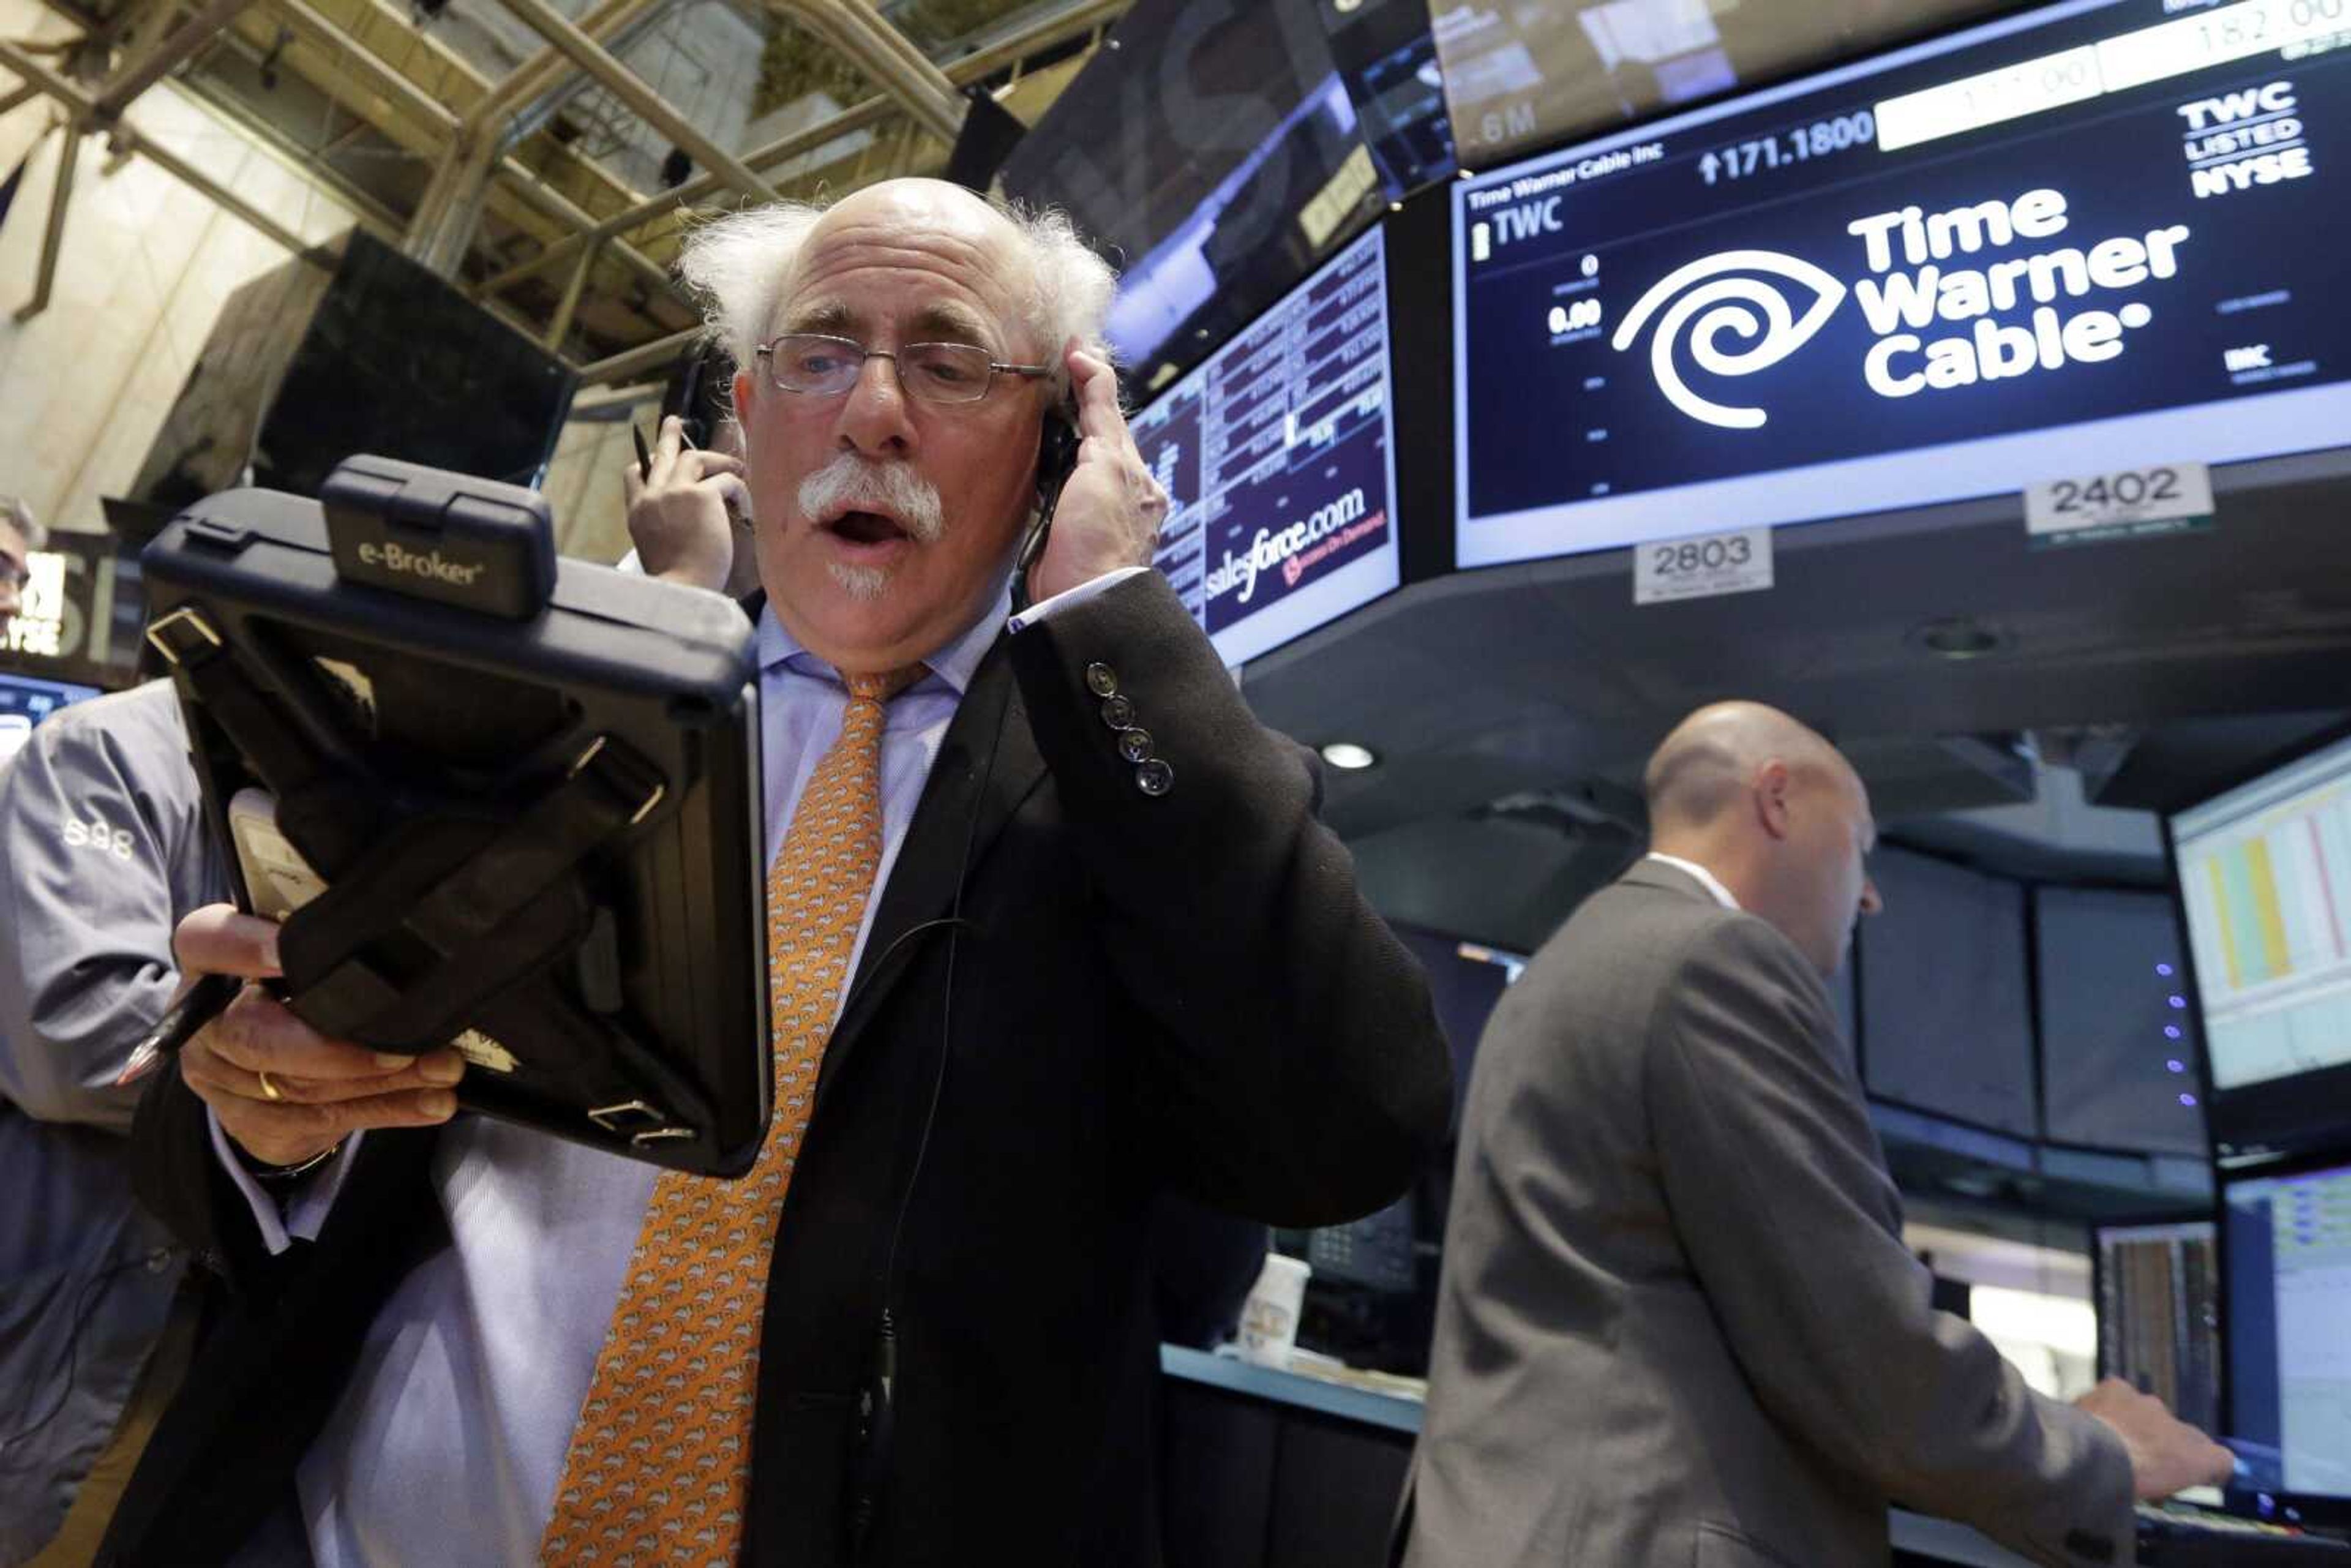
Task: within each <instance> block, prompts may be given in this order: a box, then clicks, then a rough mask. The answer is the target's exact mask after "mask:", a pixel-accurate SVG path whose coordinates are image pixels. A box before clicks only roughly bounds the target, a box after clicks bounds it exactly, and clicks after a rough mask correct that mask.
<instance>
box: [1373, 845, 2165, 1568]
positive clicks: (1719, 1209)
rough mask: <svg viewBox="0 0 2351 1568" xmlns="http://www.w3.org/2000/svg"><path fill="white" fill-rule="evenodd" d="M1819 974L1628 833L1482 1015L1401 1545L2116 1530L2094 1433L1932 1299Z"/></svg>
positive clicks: (1855, 1549)
mask: <svg viewBox="0 0 2351 1568" xmlns="http://www.w3.org/2000/svg"><path fill="white" fill-rule="evenodd" d="M1901 1226H1902V1211H1901V1205H1900V1202H1899V1200H1898V1198H1897V1197H1896V1192H1895V1188H1894V1183H1893V1180H1892V1178H1891V1177H1889V1176H1887V1174H1886V1162H1885V1158H1884V1156H1883V1155H1882V1153H1881V1152H1880V1150H1879V1148H1878V1145H1877V1139H1876V1134H1875V1133H1874V1132H1873V1131H1872V1130H1871V1128H1870V1124H1869V1118H1868V1114H1867V1112H1866V1110H1865V1105H1864V1103H1863V1100H1862V1094H1861V1087H1860V1085H1859V1084H1858V1083H1857V1082H1855V1079H1854V1075H1853V1071H1852V1069H1851V1068H1850V1067H1849V1066H1848V1065H1847V1063H1846V1060H1845V1056H1844V1051H1842V1050H1841V1049H1840V1048H1839V1045H1838V1043H1837V1033H1836V1023H1835V1020H1834V1016H1833V1015H1832V1013H1831V1011H1830V1007H1829V998H1828V994H1827V992H1826V990H1825V989H1824V988H1823V986H1822V984H1821V981H1820V978H1819V977H1818V976H1817V975H1815V974H1814V973H1813V970H1812V968H1811V967H1810V966H1809V965H1808V964H1806V963H1805V961H1804V959H1803V958H1802V956H1801V955H1800V954H1798V952H1797V951H1796V948H1795V946H1793V945H1792V943H1790V942H1789V941H1788V939H1787V938H1786V937H1784V936H1782V935H1781V934H1780V933H1779V932H1778V931H1777V930H1775V929H1773V928H1772V927H1771V925H1768V924H1766V923H1765V922H1764V921H1761V920H1759V919H1757V918H1756V917H1755V916H1753V915H1745V914H1740V913H1738V912H1735V911H1732V910H1729V909H1725V908H1724V907H1722V906H1721V905H1720V904H1717V903H1716V902H1715V901H1714V900H1713V899H1712V898H1711V897H1710V896H1708V894H1707V892H1706V891H1705V890H1704V889H1703V888H1702V887H1700V886H1699V885H1698V883H1697V881H1696V880H1695V879H1693V878H1692V877H1690V876H1688V875H1687V874H1686V873H1682V872H1680V871H1677V870H1675V869H1674V868H1672V867H1670V866H1667V865H1663V864H1660V863H1658V862H1654V861H1644V862H1642V863H1640V864H1639V865H1636V866H1635V867H1634V868H1633V869H1632V870H1631V871H1630V872H1628V873H1625V876H1624V877H1623V878H1622V879H1620V880H1619V881H1618V882H1617V883H1615V884H1614V886H1611V887H1608V888H1604V889H1603V890H1602V891H1601V892H1599V893H1597V894H1593V897H1592V898H1591V899H1590V900H1589V901H1587V902H1586V903H1585V904H1584V905H1583V908H1581V909H1580V910H1578V911H1577V912H1576V914H1575V915H1574V916H1573V918H1572V919H1570V920H1569V921H1568V923H1567V925H1565V926H1564V927H1562V929H1561V931H1560V932H1559V934H1558V935H1557V936H1553V937H1552V940H1551V941H1550V942H1548V943H1547V944H1545V945H1544V946H1543V948H1542V950H1541V952H1540V953H1538V954H1537V955H1536V956H1535V957H1534V959H1533V961H1532V962H1531V963H1530V964H1529V965H1528V966H1527V970H1526V973H1525V974H1524V975H1523V976H1521V977H1520V980H1519V982H1518V984H1517V985H1515V986H1513V987H1512V988H1510V991H1509V992H1507V993H1506V994H1505V995H1504V997H1503V998H1502V1001H1501V1004H1500V1005H1499V1007H1497V1008H1496V1009H1495V1010H1494V1016H1493V1019H1492V1020H1491V1022H1490V1023H1489V1025H1488V1026H1487V1030H1486V1035H1485V1039H1484V1040H1483V1042H1482V1043H1481V1044H1480V1046H1479V1052H1478V1071H1477V1073H1476V1076H1475V1078H1474V1079H1473V1080H1472V1082H1471V1084H1470V1088H1469V1092H1468V1105H1467V1107H1466V1109H1465V1111H1464V1113H1463V1119H1462V1130H1461V1149H1460V1157H1459V1161H1458V1165H1457V1166H1456V1176H1455V1184H1454V1195H1453V1211H1452V1216H1451V1218H1450V1220H1449V1221H1448V1223H1447V1229H1446V1237H1445V1246H1446V1258H1445V1275H1444V1280H1443V1283H1442V1285H1441V1287H1440V1290H1439V1299H1438V1303H1437V1338H1436V1343H1435V1345H1434V1347H1433V1351H1432V1354H1431V1358H1430V1366H1429V1395H1428V1406H1427V1414H1426V1419H1425V1420H1424V1423H1423V1426H1422V1436H1421V1440H1420V1445H1419V1448H1418V1449H1417V1450H1416V1453H1415V1456H1414V1472H1413V1478H1412V1479H1410V1480H1409V1481H1408V1482H1407V1487H1408V1490H1407V1492H1406V1498H1405V1508H1406V1510H1407V1511H1408V1512H1407V1515H1406V1517H1407V1520H1408V1522H1409V1537H1408V1550H1407V1552H1406V1554H1405V1562H1406V1563H1409V1564H1410V1565H1411V1568H1438V1565H1451V1564H1459V1565H1460V1568H1519V1565H1522V1564H1524V1565H1531V1564H1537V1563H1541V1564H1544V1565H1546V1568H1550V1565H1554V1564H1559V1563H1574V1564H1579V1565H1581V1564H1592V1565H1593V1568H1601V1565H1605V1568H1666V1565H1667V1564H1672V1565H1673V1568H1691V1565H1693V1564H1696V1565H1697V1568H1771V1565H1772V1564H1782V1565H1785V1568H1799V1565H1801V1568H1813V1565H1815V1564H1818V1565H1822V1568H1830V1565H1834V1568H1844V1565H1847V1564H1861V1563H1884V1562H1886V1557H1887V1543H1886V1505H1887V1503H1888V1501H1889V1500H1896V1501H1901V1502H1903V1503H1905V1504H1907V1505H1908V1506H1910V1507H1913V1508H1917V1509H1919V1510H1922V1511H1926V1512H1929V1513H1938V1514H1944V1515H1948V1516H1950V1517H1953V1518H1957V1519H1961V1520H1965V1521H1967V1522H1969V1523H1970V1524H1973V1525H1975V1526H1976V1527H1977V1528H1979V1529H1980V1530H1982V1531H1985V1532H1986V1533H1987V1534H1990V1535H1991V1536H1993V1537H1995V1538H1997V1539H1998V1540H2000V1541H2001V1542H2005V1543H2007V1544H2008V1545H2010V1546H2011V1547H2013V1548H2014V1549H2015V1550H2017V1551H2019V1552H2022V1553H2024V1554H2025V1555H2027V1556H2029V1557H2032V1559H2034V1560H2035V1561H2038V1562H2043V1563H2094V1562H2095V1563H2122V1562H2127V1561H2128V1560H2129V1558H2130V1555H2131V1552H2132V1546H2133V1542H2132V1531H2131V1512H2130V1506H2131V1474H2130V1464H2129V1459H2128V1457H2127V1455H2126V1453H2125V1451H2124V1448H2123V1446H2122V1441H2121V1439H2120V1438H2119V1437H2116V1435H2115V1434H2114V1433H2113V1432H2112V1431H2111V1430H2110V1429H2109V1428H2107V1427H2105V1426H2104V1425H2103V1424H2101V1423H2099V1422H2098V1421H2096V1420H2095V1419H2093V1418H2092V1417H2090V1416H2085V1415H2083V1414H2082V1413H2081V1412H2080V1411H2078V1410H2075V1409H2073V1408H2072V1407H2071V1406H2064V1405H2059V1404H2056V1403H2054V1402H2053V1401H2051V1400H2047V1399H2044V1398H2043V1397H2041V1396H2039V1395H2036V1394H2034V1393H2032V1391H2031V1390H2030V1389H2028V1388H2026V1387H2025V1386H2024V1384H2023V1382H2022V1380H2021V1379H2020V1378H2019V1377H2018V1376H2017V1375H2016V1372H2015V1370H2014V1369H2013V1368H2011V1366H2010V1365H2009V1364H2007V1363H2006V1362H2005V1361H2003V1360H2002V1359H2001V1356H2000V1354H1999V1353H1998V1352H1997V1351H1995V1350H1994V1349H1993V1348H1992V1347H1991V1343H1990V1342H1989V1341H1987V1340H1985V1339H1984V1337H1983V1336H1982V1335H1981V1334H1979V1333H1976V1332H1975V1331H1974V1330H1973V1329H1972V1328H1970V1327H1969V1326H1968V1324H1966V1323H1965V1322H1961V1321H1959V1319H1957V1318H1954V1317H1951V1316H1949V1315H1948V1314H1946V1313H1941V1312H1935V1311H1933V1310H1932V1309H1931V1308H1930V1307H1929V1305H1928V1291H1929V1289H1930V1285H1929V1280H1928V1272H1927V1270H1925V1269H1924V1268H1923V1267H1921V1266H1920V1265H1919V1264H1918V1262H1917V1260H1915V1259H1913V1258H1912V1257H1911V1256H1910V1254H1909V1252H1908V1251H1907V1250H1906V1249H1904V1247H1903V1245H1902V1241H1901Z"/></svg>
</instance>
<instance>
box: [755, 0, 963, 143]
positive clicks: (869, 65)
mask: <svg viewBox="0 0 2351 1568" xmlns="http://www.w3.org/2000/svg"><path fill="white" fill-rule="evenodd" d="M785 10H786V12H787V14H788V15H789V16H791V17H793V18H794V19H795V20H797V21H799V22H800V23H802V24H804V25H805V26H807V27H808V28H809V29H810V31H812V32H814V33H815V34H816V35H817V36H818V37H820V38H822V39H823V40H824V41H825V42H827V43H830V44H831V46H832V47H834V48H836V49H838V50H840V51H841V54H842V55H844V56H846V57H848V59H849V62H850V64H852V65H853V66H855V67H856V68H858V70H859V71H860V72H862V74H863V75H864V77H865V78H866V79H867V80H868V81H871V82H872V84H873V85H874V86H875V87H878V88H880V89H882V90H883V92H884V93H885V94H887V95H888V96H889V97H891V98H893V99H896V100H897V101H898V103H899V105H900V106H901V107H903V108H904V110H906V112H907V113H908V114H911V115H913V116H914V122H915V123H916V124H918V125H920V126H922V127H923V129H924V130H925V131H929V132H930V133H931V134H932V135H934V136H936V137H937V138H939V139H940V140H941V141H945V142H946V143H947V144H948V145H949V146H953V145H954V143H955V139H956V134H957V132H959V131H962V129H963V117H964V111H965V109H966V107H967V106H966V105H965V103H964V100H963V97H962V95H961V94H959V93H958V92H956V86H955V83H954V82H952V81H950V80H948V79H947V77H946V72H944V71H942V70H940V69H939V68H938V67H937V66H935V65H934V64H932V63H931V61H930V59H929V57H927V56H925V54H924V53H923V52H922V51H921V50H920V49H917V48H916V47H914V45H913V44H911V43H909V42H907V41H906V35H905V34H904V33H901V32H900V31H898V29H897V28H895V27H893V26H891V25H890V23H889V22H888V20H887V19H885V18H884V17H883V16H882V14H881V13H880V12H878V11H876V10H874V9H873V7H872V6H871V5H867V4H866V3H865V0H789V3H788V4H787V5H786V6H785Z"/></svg>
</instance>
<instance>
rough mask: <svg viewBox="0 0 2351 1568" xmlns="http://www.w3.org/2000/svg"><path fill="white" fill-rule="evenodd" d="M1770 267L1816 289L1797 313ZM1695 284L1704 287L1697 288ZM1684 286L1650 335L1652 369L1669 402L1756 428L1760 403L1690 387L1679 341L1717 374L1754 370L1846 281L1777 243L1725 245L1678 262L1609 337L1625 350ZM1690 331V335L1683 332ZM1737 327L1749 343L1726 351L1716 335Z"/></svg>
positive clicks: (1807, 332)
mask: <svg viewBox="0 0 2351 1568" xmlns="http://www.w3.org/2000/svg"><path fill="white" fill-rule="evenodd" d="M1751 274H1770V275H1775V276H1777V277H1781V278H1784V279H1785V280H1787V281H1788V282H1790V283H1797V284H1802V286H1803V287H1806V288H1809V289H1811V290H1812V291H1813V303H1812V304H1811V305H1810V306H1808V307H1807V308H1805V309H1804V311H1803V313H1802V315H1801V316H1800V315H1798V314H1797V313H1796V312H1795V310H1794V309H1793V308H1791V307H1790V305H1789V302H1788V297H1787V295H1786V294H1784V293H1783V292H1782V289H1781V287H1780V285H1779V284H1777V283H1774V282H1771V281H1770V280H1769V279H1768V278H1767V277H1759V276H1747V275H1751ZM1692 284H1697V285H1699V287H1695V288H1692V287H1690V286H1691V285H1692ZM1685 288H1688V289H1689V290H1690V291H1689V292H1688V293H1687V294H1683V295H1682V297H1681V298H1679V299H1675V300H1674V303H1673V304H1672V305H1671V306H1669V307H1667V308H1666V311H1665V313H1664V315H1662V316H1660V317H1659V318H1658V319H1657V329H1656V334H1655V335H1654V336H1653V337H1651V339H1650V340H1649V369H1650V370H1651V371H1654V372H1655V373H1656V378H1657V390H1658V391H1660V392H1664V393H1665V394H1666V401H1667V402H1670V403H1672V404H1673V405H1674V406H1675V407H1676V408H1677V409H1679V410H1681V411H1682V412H1683V413H1686V414H1687V415H1689V416H1690V417H1691V418H1692V419H1696V420H1701V421H1703V422H1705V423H1708V424H1717V425H1720V426H1722V427H1723V428H1724V429H1726V430H1752V429H1754V428H1755V427H1756V426H1757V425H1759V424H1761V423H1763V422H1764V421H1765V420H1766V419H1767V418H1769V417H1770V416H1769V415H1767V414H1766V413H1764V412H1763V411H1762V410H1761V409H1760V408H1732V407H1729V406H1728V405H1726V404H1723V403H1719V402H1708V400H1707V399H1705V398H1702V397H1700V396H1698V393H1696V392H1692V391H1690V389H1689V386H1688V384H1687V382H1684V381H1683V380H1682V377H1681V371H1679V369H1677V367H1676V365H1675V363H1674V355H1675V353H1676V351H1677V348H1679V347H1681V346H1683V345H1685V344H1686V345H1687V348H1688V350H1689V357H1690V358H1691V359H1692V360H1694V361H1697V362H1698V368H1699V369H1701V370H1704V371H1710V372H1712V373H1713V374H1715V375H1718V376H1745V375H1752V374H1754V373H1755V372H1756V371H1760V370H1764V369H1766V368H1768V367H1770V366H1772V365H1776V364H1778V363H1779V362H1780V361H1782V360H1784V359H1786V358H1787V357H1788V356H1789V355H1791V354H1792V353H1794V352H1795V351H1796V350H1798V349H1801V348H1802V347H1803V346H1804V345H1805V344H1806V343H1807V342H1809V341H1811V340H1812V336H1813V333H1815V332H1817V331H1819V330H1820V329H1821V326H1822V323H1823V322H1825V321H1826V320H1827V319H1829V317H1830V316H1831V315H1832V314H1833V313H1834V311H1835V309H1836V308H1837V306H1838V305H1839V303H1841V302H1842V301H1843V300H1844V284H1842V283H1839V282H1838V281H1837V280H1836V279H1835V278H1834V277H1830V276H1829V275H1828V274H1827V273H1826V272H1824V271H1823V270H1822V269H1821V268H1819V267H1815V266H1813V264H1812V263H1811V262H1809V261H1806V260H1804V259H1802V257H1800V256H1782V254H1780V253H1779V252H1778V251H1776V250H1727V251H1724V252H1722V253H1721V254H1719V255H1717V256H1706V257H1703V258H1702V259H1700V260H1698V261H1693V262H1691V263H1690V264H1689V265H1687V267H1677V268H1675V269H1674V270H1673V271H1672V272H1669V273H1667V275H1666V276H1665V277H1663V278H1661V279H1660V280H1659V281H1658V282H1657V283H1656V286H1655V287H1651V288H1650V290H1649V291H1648V292H1647V293H1646V294H1644V295H1642V296H1641V298H1640V302H1639V303H1638V304H1636V305H1635V306H1634V307H1633V308H1632V310H1631V312H1630V313H1629V314H1627V315H1626V316H1625V319H1624V321H1623V323H1622V324H1620V325H1619V326H1618V327H1617V329H1616V335H1615V337H1614V338H1613V339H1611V340H1610V342H1611V343H1612V344H1613V345H1614V348H1615V350H1616V351H1617V352H1619V353H1622V352H1624V351H1625V350H1626V349H1629V348H1631V347H1632V346H1633V343H1634V340H1635V339H1637V338H1639V337H1640V335H1641V329H1642V327H1643V326H1645V325H1646V324H1647V322H1648V319H1649V317H1650V316H1651V315H1652V314H1653V313H1654V312H1656V309H1657V308H1658V307H1659V306H1660V305H1663V304H1664V303H1665V302H1666V301H1667V300H1668V299H1673V298H1674V296H1675V295H1677V294H1680V293H1681V291H1682V290H1683V289H1685ZM1685 330H1687V337H1685V336H1684V332H1685ZM1726 332H1729V333H1736V334H1737V335H1738V336H1739V338H1740V339H1741V340H1747V341H1749V342H1750V345H1751V346H1750V347H1747V348H1743V349H1733V350H1730V351H1729V352H1725V351H1724V350H1723V349H1722V347H1721V346H1720V343H1719V339H1720V338H1721V337H1722V335H1723V334H1724V333H1726Z"/></svg>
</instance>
